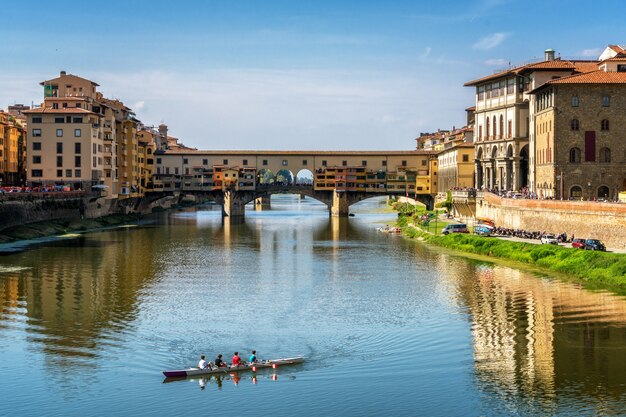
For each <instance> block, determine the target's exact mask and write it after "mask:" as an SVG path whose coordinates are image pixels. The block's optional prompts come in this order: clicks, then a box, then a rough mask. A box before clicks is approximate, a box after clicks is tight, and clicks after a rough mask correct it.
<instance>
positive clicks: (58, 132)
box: [57, 129, 63, 138]
mask: <svg viewBox="0 0 626 417" xmlns="http://www.w3.org/2000/svg"><path fill="white" fill-rule="evenodd" d="M62 137H63V129H57V138H62Z"/></svg>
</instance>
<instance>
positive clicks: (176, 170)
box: [174, 167, 178, 175]
mask: <svg viewBox="0 0 626 417" xmlns="http://www.w3.org/2000/svg"><path fill="white" fill-rule="evenodd" d="M174 175H178V167H175V168H174Z"/></svg>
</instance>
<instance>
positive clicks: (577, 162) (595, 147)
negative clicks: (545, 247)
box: [530, 46, 626, 200]
mask: <svg viewBox="0 0 626 417" xmlns="http://www.w3.org/2000/svg"><path fill="white" fill-rule="evenodd" d="M616 50H617V51H616ZM530 94H531V95H533V96H534V97H535V99H534V103H535V105H534V107H535V108H534V111H535V126H534V129H535V138H536V146H535V161H536V173H535V175H536V189H537V194H538V195H539V196H540V197H546V198H556V199H584V200H593V199H610V200H614V199H616V198H617V195H618V193H619V191H622V190H626V142H624V135H625V134H626V132H625V131H624V126H625V125H626V51H624V50H623V49H621V48H619V47H617V46H609V47H608V48H607V49H606V50H605V52H604V53H603V54H602V55H601V59H600V60H599V61H597V62H596V70H594V71H590V72H586V73H582V74H574V75H571V76H568V77H562V78H558V79H554V80H550V81H547V82H546V83H544V84H543V85H541V86H539V87H537V88H535V89H534V90H532V91H530Z"/></svg>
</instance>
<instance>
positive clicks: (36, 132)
mask: <svg viewBox="0 0 626 417" xmlns="http://www.w3.org/2000/svg"><path fill="white" fill-rule="evenodd" d="M33 137H34V138H38V137H41V129H33Z"/></svg>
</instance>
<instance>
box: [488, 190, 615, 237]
mask: <svg viewBox="0 0 626 417" xmlns="http://www.w3.org/2000/svg"><path fill="white" fill-rule="evenodd" d="M476 216H477V217H487V218H490V219H493V220H494V221H495V224H496V226H500V227H507V228H512V229H523V230H528V231H545V232H548V233H562V232H566V233H567V235H568V236H570V237H571V235H572V234H574V235H575V236H576V237H581V238H594V239H600V240H602V241H603V242H604V243H605V245H606V246H607V247H609V248H614V249H626V204H618V203H597V202H593V201H560V200H514V199H510V198H500V197H498V196H496V195H494V194H490V193H485V194H484V198H482V199H480V198H478V199H476Z"/></svg>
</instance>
